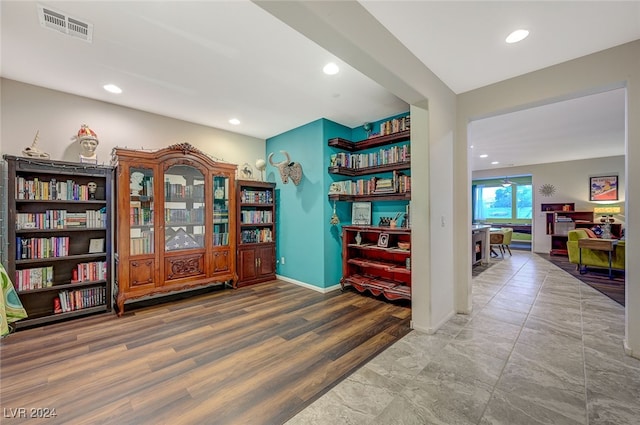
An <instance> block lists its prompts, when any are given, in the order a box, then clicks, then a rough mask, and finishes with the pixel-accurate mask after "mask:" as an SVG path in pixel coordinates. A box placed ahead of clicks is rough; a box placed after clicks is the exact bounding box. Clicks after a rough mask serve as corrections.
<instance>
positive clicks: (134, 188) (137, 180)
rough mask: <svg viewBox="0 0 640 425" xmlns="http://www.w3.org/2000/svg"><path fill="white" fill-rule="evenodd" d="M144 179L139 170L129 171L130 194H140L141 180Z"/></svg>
mask: <svg viewBox="0 0 640 425" xmlns="http://www.w3.org/2000/svg"><path fill="white" fill-rule="evenodd" d="M143 179H144V174H142V173H141V172H140V171H134V172H133V173H131V177H130V179H129V180H130V184H129V189H131V196H140V191H141V190H142V180H143Z"/></svg>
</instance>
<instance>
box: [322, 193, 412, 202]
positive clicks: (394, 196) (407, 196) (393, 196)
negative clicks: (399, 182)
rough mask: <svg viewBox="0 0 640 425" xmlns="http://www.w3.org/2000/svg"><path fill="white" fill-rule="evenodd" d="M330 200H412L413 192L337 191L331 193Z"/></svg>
mask: <svg viewBox="0 0 640 425" xmlns="http://www.w3.org/2000/svg"><path fill="white" fill-rule="evenodd" d="M329 200H330V201H345V202H353V201H364V202H366V201H372V202H373V201H410V200H411V192H402V193H384V194H371V195H344V194H337V193H330V194H329Z"/></svg>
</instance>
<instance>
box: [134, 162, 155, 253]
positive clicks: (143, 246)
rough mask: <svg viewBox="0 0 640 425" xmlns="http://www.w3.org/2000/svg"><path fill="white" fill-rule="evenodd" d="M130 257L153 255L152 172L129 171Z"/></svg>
mask: <svg viewBox="0 0 640 425" xmlns="http://www.w3.org/2000/svg"><path fill="white" fill-rule="evenodd" d="M129 180H130V185H129V188H130V191H131V193H130V200H129V207H130V208H129V231H130V238H131V241H130V255H142V254H153V252H154V247H153V241H154V232H153V170H152V169H150V168H135V167H131V168H130V170H129Z"/></svg>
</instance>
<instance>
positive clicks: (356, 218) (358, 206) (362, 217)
mask: <svg viewBox="0 0 640 425" xmlns="http://www.w3.org/2000/svg"><path fill="white" fill-rule="evenodd" d="M351 224H355V225H360V226H370V225H371V202H354V203H353V204H352V205H351Z"/></svg>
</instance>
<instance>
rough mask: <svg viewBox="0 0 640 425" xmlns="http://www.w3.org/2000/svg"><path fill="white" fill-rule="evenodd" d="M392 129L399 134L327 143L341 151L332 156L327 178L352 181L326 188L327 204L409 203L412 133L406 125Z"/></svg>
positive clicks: (332, 140)
mask: <svg viewBox="0 0 640 425" xmlns="http://www.w3.org/2000/svg"><path fill="white" fill-rule="evenodd" d="M405 118H408V117H405ZM391 128H392V129H397V130H398V131H395V132H390V133H388V134H384V135H382V136H375V137H371V138H368V139H364V140H360V141H358V142H351V141H349V140H346V139H343V138H339V137H338V138H333V139H329V141H328V145H329V146H330V147H333V148H336V149H339V150H340V151H338V152H336V153H333V154H331V158H330V166H329V169H328V171H329V174H332V175H337V176H346V177H353V179H348V180H338V181H335V182H333V183H332V184H331V186H330V188H329V199H330V200H332V201H347V202H352V201H392V200H400V201H402V200H407V201H408V200H410V199H411V175H410V169H411V145H410V142H409V141H410V137H411V131H410V130H409V129H408V122H405V124H403V125H401V126H400V127H398V126H395V125H394V126H392V127H391ZM403 142H406V143H403ZM365 176H371V177H365ZM358 177H363V178H358Z"/></svg>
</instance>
